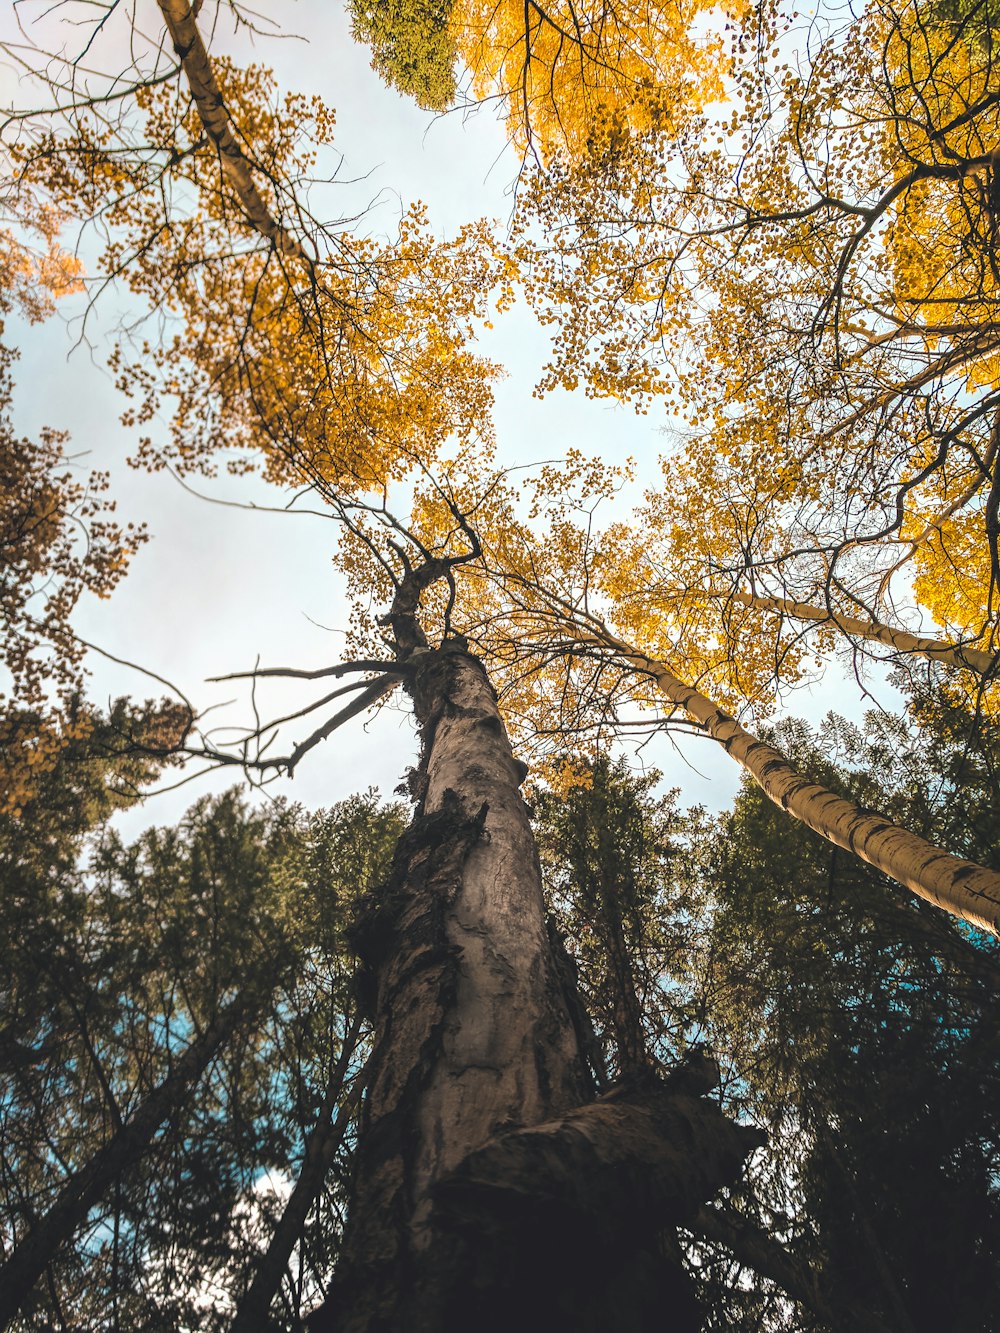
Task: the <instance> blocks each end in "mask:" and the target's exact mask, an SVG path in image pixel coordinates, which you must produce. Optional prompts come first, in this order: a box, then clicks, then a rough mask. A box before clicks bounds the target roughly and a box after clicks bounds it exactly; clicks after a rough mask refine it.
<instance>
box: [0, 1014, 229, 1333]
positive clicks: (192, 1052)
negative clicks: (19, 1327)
mask: <svg viewBox="0 0 1000 1333" xmlns="http://www.w3.org/2000/svg"><path fill="white" fill-rule="evenodd" d="M247 1009H248V1006H247V1004H246V1003H245V1002H244V1001H242V1000H236V1001H234V1002H233V1003H232V1004H231V1005H230V1006H229V1008H228V1009H226V1010H225V1011H224V1012H223V1013H221V1014H219V1015H218V1017H217V1018H215V1019H214V1020H213V1021H212V1022H211V1023H210V1024H209V1025H208V1027H206V1028H205V1029H204V1030H203V1031H202V1032H201V1033H200V1034H199V1036H197V1037H196V1038H195V1039H194V1041H192V1042H191V1044H190V1046H188V1048H187V1050H186V1051H184V1053H183V1054H182V1055H181V1056H179V1057H178V1059H177V1060H176V1061H175V1062H174V1066H173V1069H172V1070H171V1072H170V1073H169V1074H168V1075H167V1076H166V1078H164V1079H163V1081H162V1082H161V1083H158V1084H157V1086H156V1087H155V1088H154V1089H153V1090H152V1092H150V1093H149V1095H148V1096H147V1097H146V1099H145V1101H143V1102H141V1103H140V1105H139V1106H138V1107H137V1108H136V1109H135V1111H134V1112H133V1113H132V1115H130V1116H129V1118H128V1120H126V1121H125V1122H124V1124H122V1125H120V1126H119V1128H118V1129H117V1130H116V1131H115V1132H114V1134H113V1135H112V1136H111V1138H110V1139H109V1140H108V1141H107V1143H106V1144H105V1145H104V1147H103V1148H101V1149H100V1150H99V1151H98V1152H96V1153H95V1154H94V1156H93V1157H92V1158H91V1159H90V1161H89V1162H87V1164H86V1165H85V1166H83V1167H81V1169H80V1170H79V1171H77V1172H76V1173H75V1174H74V1175H72V1176H71V1177H70V1178H69V1180H68V1181H67V1182H66V1184H65V1185H64V1186H63V1188H62V1190H61V1192H60V1194H59V1196H58V1198H57V1199H56V1201H55V1203H53V1205H52V1207H51V1208H50V1209H49V1210H48V1212H46V1213H45V1214H44V1215H43V1216H42V1217H40V1218H39V1219H38V1221H37V1222H35V1224H34V1226H32V1228H31V1230H30V1231H28V1232H27V1233H26V1235H24V1236H23V1237H22V1238H21V1240H20V1241H18V1243H17V1245H16V1246H15V1248H14V1250H13V1252H12V1253H11V1254H10V1255H9V1257H8V1258H7V1259H6V1260H5V1262H4V1263H3V1265H2V1266H0V1329H3V1328H7V1327H8V1326H9V1325H10V1324H11V1323H12V1322H13V1320H14V1319H15V1318H16V1317H17V1314H18V1312H19V1311H20V1308H21V1306H22V1305H23V1303H24V1301H25V1300H26V1299H27V1297H28V1295H29V1294H30V1292H31V1289H32V1288H33V1287H34V1285H35V1283H36V1282H37V1281H38V1279H39V1278H40V1277H41V1275H42V1274H43V1273H44V1272H45V1269H46V1268H47V1267H48V1265H49V1264H50V1263H51V1262H52V1260H53V1258H54V1257H55V1255H56V1253H57V1251H58V1250H59V1248H60V1246H62V1245H65V1244H66V1242H67V1241H69V1240H70V1239H71V1237H72V1235H73V1233H74V1232H75V1231H76V1229H77V1227H79V1226H80V1225H81V1224H82V1223H83V1221H84V1220H85V1218H86V1216H87V1214H88V1213H89V1212H90V1210H91V1208H93V1207H94V1205H95V1204H97V1203H99V1202H100V1200H101V1199H102V1198H103V1196H104V1195H105V1194H106V1193H107V1191H108V1190H109V1189H110V1188H111V1186H112V1185H113V1184H114V1182H115V1181H116V1180H118V1179H119V1178H120V1177H121V1175H122V1172H124V1171H127V1170H128V1169H129V1168H130V1167H132V1166H134V1165H135V1163H136V1162H137V1161H139V1159H140V1158H141V1157H142V1156H143V1154H144V1153H145V1151H146V1149H147V1148H148V1147H149V1144H150V1142H151V1140H152V1138H153V1135H154V1134H155V1133H156V1131H157V1130H158V1129H159V1127H160V1126H161V1125H162V1124H163V1122H164V1121H165V1120H166V1119H168V1117H169V1116H171V1115H173V1114H175V1113H176V1111H177V1109H178V1107H179V1106H180V1105H181V1104H182V1102H183V1101H184V1099H185V1098H186V1097H187V1095H188V1094H189V1093H190V1091H191V1089H192V1087H193V1086H194V1085H195V1083H197V1081H198V1080H199V1079H200V1078H201V1076H202V1075H203V1074H204V1072H205V1070H206V1069H207V1068H208V1066H209V1064H210V1063H211V1061H212V1059H213V1057H214V1056H215V1053H216V1051H218V1049H219V1047H220V1046H221V1045H222V1043H223V1042H224V1041H225V1040H226V1039H227V1038H228V1037H229V1036H230V1034H231V1033H232V1032H233V1030H234V1029H235V1027H236V1026H237V1024H238V1023H239V1022H240V1020H241V1019H242V1018H244V1017H245V1016H246V1014H247Z"/></svg>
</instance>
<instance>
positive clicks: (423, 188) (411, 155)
mask: <svg viewBox="0 0 1000 1333" xmlns="http://www.w3.org/2000/svg"><path fill="white" fill-rule="evenodd" d="M268 8H269V9H270V11H271V12H274V13H278V12H280V13H281V14H282V16H283V18H284V20H285V22H286V23H287V24H288V27H289V28H290V29H291V30H292V31H296V32H300V33H308V34H310V41H309V42H308V43H306V42H303V41H297V40H294V41H293V40H281V41H267V42H259V43H258V45H257V50H256V52H255V55H254V58H255V59H257V60H258V61H260V62H261V63H267V64H270V65H272V66H273V67H274V68H275V69H276V71H277V73H278V75H279V80H280V82H281V84H282V85H283V86H284V87H288V88H295V89H297V90H302V91H307V92H311V91H315V92H318V93H321V94H322V95H323V96H324V98H325V99H326V100H327V101H328V102H330V103H332V104H333V105H334V106H335V107H336V109H337V125H338V138H337V142H338V147H339V149H340V151H341V152H342V153H343V154H344V158H345V161H344V165H343V168H342V171H341V173H340V179H341V181H342V182H344V183H343V184H342V185H339V186H338V187H337V190H336V193H335V194H334V195H333V196H330V197H333V198H336V200H337V207H338V209H339V211H340V213H341V214H342V215H349V214H352V213H354V212H357V211H359V210H360V209H362V208H363V207H364V206H366V205H367V204H368V203H369V201H371V200H372V199H376V198H377V199H379V201H380V202H379V203H378V205H377V208H376V210H375V212H374V213H373V214H372V215H371V216H370V219H369V221H368V223H367V225H368V226H369V227H371V228H372V229H373V230H384V231H385V232H391V231H392V230H393V229H394V222H395V219H396V218H397V217H398V213H399V210H400V207H401V201H402V203H403V204H405V203H408V202H410V201H411V200H413V199H416V198H419V199H421V200H423V201H424V203H425V204H426V205H427V207H428V211H429V216H430V220H431V223H432V225H433V227H434V228H435V230H436V231H438V232H439V233H440V234H442V235H444V234H447V233H450V232H452V231H454V230H455V229H456V228H457V227H458V226H460V225H461V224H462V223H463V222H466V221H469V220H470V219H472V218H475V217H477V216H486V217H491V218H498V219H501V220H505V219H506V218H507V217H508V215H509V213H510V207H511V200H510V194H509V190H510V185H511V182H512V180H513V178H514V175H515V173H516V162H515V160H514V158H513V156H512V155H511V153H510V150H509V149H507V148H506V147H505V142H504V138H503V134H502V131H501V128H500V126H499V125H498V124H497V123H496V120H495V117H494V115H493V113H492V111H491V110H490V109H485V110H483V111H480V112H479V113H477V114H474V115H462V114H461V113H453V114H450V115H448V116H444V117H433V116H430V115H428V114H426V113H424V112H422V111H420V110H419V109H418V108H417V107H416V106H415V105H414V104H412V103H410V102H408V101H405V100H404V99H402V98H400V97H398V96H397V95H396V94H394V93H392V92H390V91H389V90H387V89H386V88H385V87H384V85H383V84H382V83H381V81H380V80H379V79H378V78H377V76H376V75H375V74H374V73H373V72H372V71H371V69H370V68H369V64H368V58H367V53H366V52H365V50H364V49H363V48H361V47H359V46H357V45H356V44H355V43H354V42H353V40H352V39H351V37H350V34H349V28H348V23H347V20H346V17H345V16H344V14H343V13H342V12H340V10H339V7H337V6H334V5H330V4H324V3H322V2H321V0H297V3H295V4H294V5H289V4H284V5H282V6H277V5H271V6H269V7H268ZM35 9H36V10H40V9H41V6H40V5H39V6H36V7H35ZM140 9H141V11H142V12H143V13H144V14H146V11H147V10H148V11H149V12H148V14H146V17H147V19H148V26H149V28H150V30H152V29H153V28H154V26H155V6H154V5H153V3H152V0H142V3H141V4H140ZM207 9H208V6H206V11H207ZM22 12H23V14H24V15H28V14H30V13H32V12H35V11H33V10H32V9H31V8H30V7H28V8H27V9H25V10H23V11H22ZM0 23H9V16H8V17H7V18H5V19H3V20H0ZM0 30H2V29H0ZM218 38H219V40H218V44H217V47H216V48H215V49H220V50H228V51H230V52H231V53H232V54H234V56H235V57H236V58H237V59H240V58H245V57H246V54H247V53H246V46H245V42H242V41H239V40H237V41H230V40H229V39H228V36H227V33H226V28H225V24H223V25H221V26H220V29H219V32H218ZM3 82H4V83H5V84H6V85H8V86H9V84H10V77H9V75H8V77H7V78H4V79H3ZM352 178H357V179H355V182H354V184H347V183H346V182H348V181H350V180H351V179H352ZM81 309H82V306H81V304H80V303H79V302H77V303H76V304H74V303H73V302H71V301H67V302H65V303H64V304H63V305H62V307H61V308H60V312H59V316H58V317H57V318H56V319H54V320H52V321H50V322H49V323H48V324H47V325H45V326H43V327H42V328H39V329H31V330H19V332H21V333H23V338H22V342H21V345H22V358H21V363H20V366H19V368H18V370H17V372H16V379H17V396H16V413H17V421H18V425H19V428H20V429H21V430H23V431H25V432H32V431H36V430H37V429H38V427H39V426H41V425H42V424H47V425H50V426H53V427H57V428H60V429H68V430H69V431H70V432H71V434H72V442H71V446H70V448H71V451H72V452H74V453H79V454H80V455H81V456H83V457H82V458H81V461H82V462H84V461H85V462H86V464H87V465H88V466H99V467H101V468H109V469H110V470H111V471H112V474H113V478H114V491H115V494H116V495H117V497H118V499H119V508H120V513H121V516H122V517H126V518H133V519H137V520H143V521H145V522H146V524H147V525H148V527H149V528H150V530H151V531H152V534H153V541H152V542H151V543H150V544H149V545H148V546H147V547H146V548H145V549H144V550H143V551H142V552H141V553H140V555H139V557H138V558H137V560H136V561H135V564H134V567H133V570H132V572H131V573H130V575H129V577H128V578H127V579H126V580H125V582H124V583H123V584H122V585H121V587H120V588H119V590H118V591H117V592H116V593H115V594H114V597H113V598H112V599H111V600H110V601H108V602H106V603H100V604H94V603H93V602H92V603H91V604H89V605H86V606H84V607H83V608H82V609H81V614H80V615H79V617H78V625H79V628H80V631H81V633H82V634H83V635H84V637H86V638H88V639H89V640H91V641H93V642H95V643H97V644H99V645H100V646H101V647H103V648H104V649H106V650H107V651H108V652H111V653H113V654H115V655H117V656H121V657H125V658H130V659H132V660H135V661H138V662H140V663H141V664H142V665H144V666H146V667H148V668H149V669H151V670H153V671H155V672H158V673H159V674H161V675H163V676H165V677H167V678H169V679H170V680H172V681H174V682H176V683H177V684H178V685H179V686H181V687H182V688H183V689H184V690H185V691H186V692H187V693H188V695H189V697H190V698H191V699H192V700H193V701H194V702H195V703H196V704H197V705H198V706H200V707H205V706H207V705H208V704H209V703H213V702H216V701H221V700H224V699H227V698H230V697H232V696H233V694H234V693H235V691H234V690H233V689H232V688H226V687H223V688H222V689H221V690H220V688H219V687H217V686H207V685H205V684H204V680H205V678H206V677H208V676H211V675H218V674H220V673H222V672H225V671H229V670H239V669H247V668H249V667H252V666H253V664H254V662H255V660H256V659H257V658H258V656H259V658H260V661H261V663H262V664H264V665H268V664H283V665H298V666H309V667H313V666H319V665H325V664H328V663H330V662H332V661H335V660H337V659H338V658H339V655H340V648H341V636H340V635H339V634H338V633H337V627H342V626H344V625H345V624H346V609H345V606H344V603H343V599H342V597H341V594H340V589H339V586H338V582H337V580H336V578H335V577H334V575H333V572H332V570H331V568H330V552H331V550H332V546H333V543H334V537H335V534H334V530H333V527H332V525H331V524H329V523H327V522H324V521H322V520H319V519H315V518H309V517H302V516H298V517H292V516H276V515H270V514H262V513H247V512H244V511H240V510H237V509H228V508H220V507H218V506H215V505H209V504H206V503H204V502H203V501H200V500H197V499H195V498H193V497H192V496H190V495H189V494H187V493H185V491H183V490H182V489H181V487H180V486H179V485H178V484H176V483H175V482H174V481H172V480H171V479H170V478H169V477H168V476H165V475H163V474H159V475H156V476H148V475H145V474H142V473H136V472H134V471H131V470H129V469H127V468H126V467H125V466H124V459H125V458H126V457H127V455H128V454H129V453H130V452H131V451H132V450H133V449H134V448H135V445H136V432H133V431H127V430H125V429H123V428H122V427H121V426H120V425H119V423H118V416H119V413H120V411H121V410H122V402H121V400H120V397H119V395H118V394H117V391H116V390H115V388H114V385H113V383H112V380H111V376H110V374H109V372H108V371H107V369H106V367H105V364H104V363H105V360H106V356H107V351H108V345H107V343H106V342H105V340H104V333H103V332H102V329H101V327H100V322H101V321H103V323H104V325H105V328H106V329H108V328H110V327H111V326H112V325H113V322H114V318H115V311H114V308H113V304H112V303H111V302H108V303H106V305H104V306H102V307H101V310H100V311H99V317H98V322H97V323H94V324H93V325H92V326H91V328H90V341H91V348H88V347H86V346H82V345H76V346H74V343H75V341H76V338H77V336H78V331H79V323H78V320H79V314H80V311H81ZM486 350H487V352H488V354H489V355H491V356H493V357H494V358H496V359H499V360H501V361H502V362H503V363H504V364H505V366H506V367H507V370H508V378H507V379H506V380H505V381H504V382H503V383H501V384H500V385H499V387H498V391H497V412H496V420H497V427H498V436H499V440H500V450H501V457H502V459H503V460H504V461H505V462H506V463H507V464H514V463H518V464H520V463H525V462H530V461H532V460H537V459H541V458H552V457H554V456H558V454H559V452H560V449H561V448H564V447H568V446H569V445H570V444H573V445H575V446H577V447H582V448H584V449H586V450H592V451H594V452H595V453H600V454H602V455H603V456H605V457H608V458H623V457H625V456H626V455H629V454H631V455H634V456H636V457H638V458H639V459H641V460H643V461H644V462H643V472H644V473H645V475H647V476H648V477H649V479H650V481H651V482H654V481H655V478H656V477H658V469H657V468H656V463H655V459H656V455H657V454H658V452H659V450H660V447H661V440H660V437H659V435H658V431H659V428H660V427H661V426H662V425H663V424H664V421H663V419H662V418H661V419H658V418H657V417H656V415H655V414H650V415H649V416H648V417H637V416H636V415H635V414H634V413H632V412H631V411H630V410H628V409H625V408H622V407H617V406H614V405H611V404H602V403H595V402H593V401H591V400H588V399H586V398H585V397H584V395H583V394H582V393H580V394H578V395H573V396H571V395H567V394H565V393H559V394H554V395H552V396H550V397H549V398H547V399H545V400H543V401H539V400H538V399H536V398H534V397H533V396H532V393H531V389H532V385H533V383H534V380H535V378H536V376H537V373H538V370H539V367H540V365H541V362H542V360H543V357H544V353H545V338H544V335H543V333H542V331H541V330H539V329H538V327H537V326H536V325H535V323H534V321H533V319H532V317H531V316H530V314H528V313H527V312H526V311H525V310H524V308H523V306H521V307H518V308H517V309H515V311H513V312H512V313H511V314H509V315H507V316H505V317H504V318H502V319H500V320H499V321H497V326H496V329H495V331H494V332H493V333H492V334H491V335H490V337H489V344H488V346H487V347H486ZM157 428H158V429H162V428H163V427H162V423H160V425H159V426H158V427H157ZM200 488H201V489H203V490H205V491H207V492H210V493H211V494H213V495H215V496H217V497H220V498H241V499H248V498H251V499H257V500H258V502H260V503H265V504H267V503H272V504H273V503H275V501H276V498H277V497H276V496H275V494H274V493H273V492H270V491H267V490H266V489H265V488H263V487H262V486H260V485H259V484H258V483H254V482H249V483H248V482H241V483H237V482H234V481H232V480H231V479H220V480H218V481H216V482H213V483H200ZM319 626H327V627H331V628H330V629H323V628H320V627H319ZM92 665H93V677H92V685H91V693H92V696H93V697H94V698H96V699H98V700H102V699H104V698H106V697H107V696H108V695H110V694H114V693H133V694H138V695H144V694H145V693H147V692H155V686H153V685H152V682H150V683H149V684H148V685H147V682H145V681H144V680H143V679H142V678H141V677H137V676H136V674H135V673H134V672H130V671H126V670H125V669H123V668H117V667H114V666H112V665H111V664H110V663H108V662H105V661H101V660H100V659H94V660H93V663H92ZM839 677H840V673H834V674H833V675H832V676H831V677H828V679H827V681H826V683H825V684H824V686H823V689H822V691H820V692H815V691H814V692H813V693H812V695H811V696H805V695H803V694H799V695H797V696H796V697H795V698H794V699H793V700H792V705H793V708H792V711H794V712H797V713H800V714H801V713H807V714H808V715H810V716H812V717H814V718H816V717H819V716H821V715H822V714H823V713H824V712H825V711H826V710H827V708H829V707H837V708H839V709H841V710H847V711H850V712H851V713H852V714H854V715H857V713H858V712H859V711H860V710H861V703H860V700H859V696H858V692H857V690H856V689H855V688H854V687H853V686H852V685H851V684H849V683H847V682H845V681H844V680H843V679H840V678H839ZM297 697H299V698H300V697H301V696H299V695H297V694H296V693H295V692H294V691H292V690H289V691H284V692H283V693H280V692H278V691H273V692H272V693H271V694H270V696H269V698H270V700H271V702H272V703H273V706H274V707H275V708H276V709H278V708H280V709H282V711H284V709H285V705H287V704H290V703H292V701H293V700H294V699H295V698H297ZM218 716H219V718H220V720H221V719H222V718H223V717H226V718H228V719H229V720H231V721H233V722H234V723H240V722H244V721H245V720H246V718H247V711H246V706H245V702H244V704H243V705H241V706H240V707H239V708H238V709H236V710H230V711H229V712H220V713H219V715H218ZM305 734H307V728H306V726H305V724H303V725H302V727H301V728H300V729H299V732H295V733H294V735H295V738H296V739H301V737H302V736H304V735H305ZM682 745H683V756H684V758H683V759H681V758H680V757H679V756H678V755H677V754H676V753H675V752H674V750H673V747H672V744H671V742H670V741H668V740H667V739H666V738H658V739H657V740H655V741H654V742H653V743H652V744H650V745H649V746H647V747H646V749H645V750H644V752H643V760H644V762H646V763H649V764H655V765H656V766H657V767H660V768H662V769H664V770H665V773H666V781H667V785H669V786H679V787H681V789H682V801H684V802H685V803H694V802H696V801H697V802H702V803H704V804H707V805H709V806H710V807H712V808H716V809H718V808H721V807H723V806H724V805H726V804H727V803H728V801H729V800H730V799H731V797H732V795H733V793H734V791H735V789H736V786H737V784H738V771H737V769H736V766H735V765H734V764H733V763H732V762H731V761H730V760H728V759H727V758H726V757H725V756H724V755H723V754H722V753H721V751H719V750H718V748H717V747H716V746H715V745H714V743H712V742H710V741H692V740H685V741H683V742H682ZM414 752H415V738H414V732H413V728H412V725H411V723H410V721H409V719H408V716H407V713H406V709H405V707H404V705H403V701H401V702H400V704H399V705H395V706H391V707H389V708H387V709H386V710H384V712H383V714H382V715H381V716H379V717H378V718H376V719H374V720H372V721H370V722H369V723H367V724H366V725H362V724H361V722H359V721H358V722H355V723H353V724H351V725H349V726H348V727H346V728H344V729H342V730H341V731H339V732H338V733H337V734H336V735H335V736H334V738H333V739H332V740H330V741H328V742H327V743H326V744H325V745H324V746H323V747H322V748H320V749H318V750H316V751H314V752H313V753H312V754H311V755H310V756H309V757H308V759H307V760H306V761H304V762H303V764H302V766H301V768H300V770H299V773H298V775H297V776H296V778H295V781H294V782H293V783H289V782H287V781H282V782H279V783H275V784H274V785H273V786H272V787H271V788H270V790H271V791H273V792H275V793H278V792H283V793H286V794H288V795H290V796H291V797H293V798H295V799H298V800H301V801H303V802H304V803H305V804H306V805H309V806H315V805H320V804H329V803H331V802H332V801H334V800H337V799H339V798H341V797H344V796H346V795H348V794H350V793H351V792H352V791H357V790H361V789H364V788H366V787H367V786H369V785H376V786H378V787H380V788H381V789H382V790H383V791H384V792H385V793H386V794H391V792H392V790H393V788H394V787H395V785H396V783H397V782H398V781H399V780H400V777H401V775H402V772H403V770H404V768H405V767H406V766H407V764H409V763H411V762H412V760H413V756H414ZM233 780H234V773H233V772H232V771H231V770H230V771H227V772H224V773H221V774H215V775H212V776H210V777H206V778H203V779H201V780H200V781H199V782H198V783H196V784H191V785H189V786H187V787H185V788H183V789H182V790H180V791H178V792H175V793H172V794H169V795H164V796H161V797H158V798H157V799H156V800H155V801H154V802H152V803H151V804H150V805H149V806H148V807H147V808H146V810H145V811H143V812H136V813H135V814H134V815H133V816H131V817H130V818H129V820H128V823H129V825H130V826H131V827H132V828H135V827H138V826H140V825H141V824H144V823H147V822H149V821H151V820H152V821H155V822H158V823H159V822H166V821H169V820H171V819H173V818H175V817H176V816H177V815H178V814H179V813H180V812H181V811H183V810H184V809H185V808H186V806H187V805H188V804H189V803H190V801H191V800H193V799H194V798H195V796H196V795H199V794H201V793H203V792H205V791H207V790H218V789H220V788H222V787H225V786H228V785H230V784H231V783H232V782H233Z"/></svg>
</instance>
